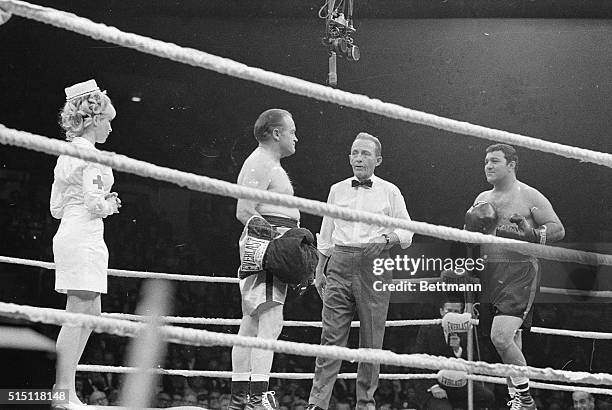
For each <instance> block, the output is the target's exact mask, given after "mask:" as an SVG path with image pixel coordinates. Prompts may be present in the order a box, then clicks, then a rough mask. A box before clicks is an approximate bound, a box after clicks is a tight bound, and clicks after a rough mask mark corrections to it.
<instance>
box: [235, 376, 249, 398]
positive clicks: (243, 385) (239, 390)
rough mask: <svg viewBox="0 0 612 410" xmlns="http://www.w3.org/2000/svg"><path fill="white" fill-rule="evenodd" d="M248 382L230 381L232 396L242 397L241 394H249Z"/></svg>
mask: <svg viewBox="0 0 612 410" xmlns="http://www.w3.org/2000/svg"><path fill="white" fill-rule="evenodd" d="M249 387H250V385H249V381H248V380H247V381H244V380H238V381H236V380H232V384H231V390H232V395H234V396H242V395H243V394H244V395H246V394H249Z"/></svg>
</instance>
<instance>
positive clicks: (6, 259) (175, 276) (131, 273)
mask: <svg viewBox="0 0 612 410" xmlns="http://www.w3.org/2000/svg"><path fill="white" fill-rule="evenodd" d="M0 263H12V264H16V265H25V266H35V267H38V268H43V269H50V270H54V269H55V264H54V263H52V262H43V261H35V260H30V259H21V258H13V257H10V256H0ZM107 272H108V274H109V275H110V276H117V277H123V278H145V279H167V280H179V281H187V282H208V283H238V282H239V280H238V278H228V277H225V276H199V275H187V274H182V273H160V272H142V271H135V270H124V269H108V270H107Z"/></svg>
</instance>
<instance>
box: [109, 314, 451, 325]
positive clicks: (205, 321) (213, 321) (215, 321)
mask: <svg viewBox="0 0 612 410" xmlns="http://www.w3.org/2000/svg"><path fill="white" fill-rule="evenodd" d="M102 316H103V317H109V318H113V319H123V320H132V321H137V322H142V321H145V320H146V319H147V317H146V316H141V315H133V314H129V313H102ZM160 320H161V321H162V322H164V323H173V324H190V325H213V326H240V320H241V319H225V318H202V317H186V316H163V317H161V318H160ZM440 323H442V319H410V320H408V319H406V320H388V321H386V322H385V326H387V327H403V326H423V325H439V324H440ZM283 326H285V327H314V328H321V327H322V322H316V321H304V320H285V321H283ZM351 327H359V321H358V320H354V321H352V322H351Z"/></svg>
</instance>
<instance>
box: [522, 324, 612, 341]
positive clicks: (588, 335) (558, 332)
mask: <svg viewBox="0 0 612 410" xmlns="http://www.w3.org/2000/svg"><path fill="white" fill-rule="evenodd" d="M529 331H530V332H532V333H540V334H543V335H555V336H571V337H580V338H583V339H598V340H609V339H612V333H606V332H589V331H584V330H565V329H550V328H546V327H532V328H531V329H530V330H529Z"/></svg>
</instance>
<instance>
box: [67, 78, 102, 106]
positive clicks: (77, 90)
mask: <svg viewBox="0 0 612 410" xmlns="http://www.w3.org/2000/svg"><path fill="white" fill-rule="evenodd" d="M94 91H100V88H98V84H97V83H96V80H87V81H84V82H82V83H78V84H75V85H71V86H70V87H68V88H64V92H65V93H66V101H69V100H72V99H73V98H77V97H81V96H83V95H86V94H89V93H93V92H94Z"/></svg>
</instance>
